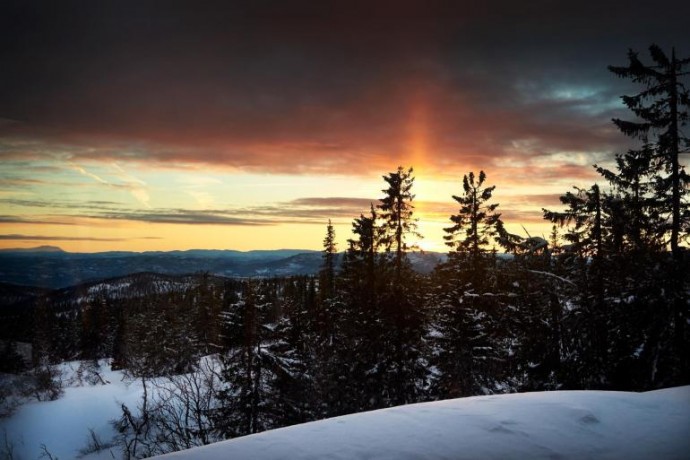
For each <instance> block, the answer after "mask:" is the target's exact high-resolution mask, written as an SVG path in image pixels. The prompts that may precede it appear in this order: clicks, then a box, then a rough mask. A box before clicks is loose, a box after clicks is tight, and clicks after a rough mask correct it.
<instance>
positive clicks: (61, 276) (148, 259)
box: [0, 246, 445, 289]
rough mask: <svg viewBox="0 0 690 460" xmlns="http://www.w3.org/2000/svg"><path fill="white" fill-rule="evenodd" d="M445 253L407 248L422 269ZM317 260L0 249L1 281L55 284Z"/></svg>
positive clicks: (280, 272)
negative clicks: (410, 250) (138, 274)
mask: <svg viewBox="0 0 690 460" xmlns="http://www.w3.org/2000/svg"><path fill="white" fill-rule="evenodd" d="M444 257H445V255H443V254H439V253H432V252H427V253H414V254H410V260H411V262H412V265H413V266H414V267H415V269H416V270H418V271H419V272H422V273H428V272H430V271H431V270H433V268H434V267H435V266H436V264H437V263H438V262H439V261H440V260H442V259H443V258H444ZM341 259H342V254H341V255H340V256H339V260H341ZM321 264H322V254H321V252H320V251H311V250H304V249H277V250H256V251H246V252H242V251H233V250H199V249H194V250H189V251H170V252H160V251H157V252H122V251H114V252H99V253H70V252H65V251H63V250H61V249H60V248H56V247H54V246H42V247H40V248H33V249H20V250H16V249H15V250H2V251H0V282H5V283H11V284H18V285H24V286H36V287H42V288H51V289H57V288H65V287H69V286H74V285H78V284H82V283H85V282H90V281H97V280H102V279H106V278H114V277H118V276H125V275H129V274H132V273H141V272H151V273H160V274H168V275H182V274H189V273H195V272H208V273H210V274H214V275H219V276H225V277H271V276H291V275H313V274H316V273H318V271H319V268H320V267H321Z"/></svg>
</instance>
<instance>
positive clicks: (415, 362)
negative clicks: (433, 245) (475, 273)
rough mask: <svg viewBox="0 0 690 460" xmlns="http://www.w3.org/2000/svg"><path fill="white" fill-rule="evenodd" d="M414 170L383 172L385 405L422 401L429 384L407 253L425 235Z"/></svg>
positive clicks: (417, 281)
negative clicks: (420, 225)
mask: <svg viewBox="0 0 690 460" xmlns="http://www.w3.org/2000/svg"><path fill="white" fill-rule="evenodd" d="M413 173H414V170H413V169H412V168H409V169H407V170H405V169H404V168H403V167H402V166H399V167H398V169H397V171H396V172H392V173H389V174H387V175H385V176H383V179H384V180H385V181H386V184H387V185H388V188H386V189H384V190H382V191H383V193H384V196H383V198H381V200H380V203H379V205H378V209H379V210H380V213H379V219H380V222H381V224H380V226H379V230H380V235H381V236H380V238H381V242H382V244H383V247H384V248H385V250H386V255H387V256H392V257H386V259H385V262H386V263H384V264H382V265H381V270H380V272H379V277H381V276H384V277H390V278H389V279H387V280H386V282H385V284H384V286H385V289H383V290H382V293H381V312H382V319H383V323H384V325H385V327H384V334H385V335H384V336H382V337H381V338H380V343H381V346H382V347H383V352H384V361H383V362H382V363H380V367H381V368H382V369H383V370H384V371H383V372H384V373H383V376H384V384H383V385H384V388H383V389H384V394H383V401H384V404H385V405H400V404H406V403H409V402H413V401H417V400H419V397H420V393H421V388H422V387H423V386H424V385H425V380H426V371H425V369H424V368H423V366H422V362H421V360H420V356H421V353H422V346H423V343H422V335H423V330H424V329H423V327H424V323H425V320H424V317H423V311H422V308H421V299H420V296H419V294H420V292H419V287H420V285H421V282H420V279H419V277H418V275H417V274H416V273H415V272H414V271H413V270H412V266H411V264H410V262H409V260H408V258H407V253H408V251H409V250H410V249H412V246H413V245H411V244H410V239H411V238H421V235H420V234H419V233H418V232H417V219H416V218H415V217H414V205H413V201H414V198H415V195H414V194H413V193H412V187H413V185H414V175H413Z"/></svg>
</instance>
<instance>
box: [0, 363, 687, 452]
mask: <svg viewBox="0 0 690 460" xmlns="http://www.w3.org/2000/svg"><path fill="white" fill-rule="evenodd" d="M102 364H105V363H102ZM78 367H79V363H78V362H72V363H65V364H63V365H62V366H61V368H62V371H63V378H64V379H65V383H66V388H65V393H64V395H63V396H62V397H61V398H60V399H58V400H57V401H44V402H29V403H26V404H24V405H22V406H21V407H19V408H18V410H17V411H16V412H15V413H14V414H13V415H12V416H11V417H9V418H5V419H0V436H2V437H3V438H4V436H7V438H6V439H7V441H8V442H9V443H10V444H11V447H12V456H11V457H9V458H13V459H14V460H19V459H21V460H33V459H37V458H39V457H40V456H41V454H42V450H41V445H45V446H46V449H47V450H48V451H49V452H50V453H51V454H52V455H53V456H54V457H57V458H60V459H62V460H65V459H72V458H78V457H80V450H81V449H83V448H84V447H85V446H86V444H87V442H88V440H89V430H90V429H92V430H93V431H94V433H95V434H96V435H97V436H98V438H99V439H100V440H101V441H102V442H103V443H107V442H108V441H110V440H111V439H112V437H113V436H114V435H115V432H114V428H113V426H112V425H111V423H110V421H111V420H113V419H115V418H117V417H119V416H120V414H121V409H120V404H121V403H125V404H127V405H129V406H130V407H136V405H137V402H138V400H139V397H140V395H141V393H142V389H141V388H142V387H141V383H140V382H136V381H135V382H131V381H129V383H128V381H127V380H126V379H123V375H122V373H121V372H119V371H110V370H107V369H108V367H107V366H105V365H103V366H102V367H101V369H100V370H101V374H100V375H101V377H102V378H103V379H104V381H105V382H106V383H107V384H105V385H102V384H100V383H99V384H96V385H90V384H88V383H83V382H82V383H79V382H76V381H75V375H76V371H77V369H78ZM2 441H3V443H4V442H5V441H4V439H2ZM6 448H7V445H5V446H4V447H3V448H0V457H3V455H4V456H7V452H6ZM3 449H5V450H3ZM120 457H121V452H120V449H119V447H117V446H113V447H110V448H106V449H104V450H102V451H100V452H94V453H91V454H89V455H86V456H83V457H81V458H83V459H85V460H87V459H89V460H93V459H106V458H107V459H112V458H120ZM3 458H4V457H3ZM159 458H171V459H201V460H215V459H227V458H233V459H256V460H268V459H285V458H290V459H297V460H303V459H358V458H367V459H402V460H404V459H465V458H466V459H479V458H481V459H491V458H501V459H506V458H508V459H510V458H515V459H525V458H530V459H539V458H549V459H552V458H562V459H568V458H572V459H582V458H597V459H619V458H625V459H688V458H690V386H686V387H678V388H671V389H666V390H658V391H653V392H647V393H625V392H604V391H554V392H544V393H524V394H509V395H494V396H478V397H472V398H463V399H455V400H448V401H438V402H431V403H421V404H414V405H409V406H402V407H395V408H391V409H383V410H379V411H374V412H367V413H360V414H353V415H347V416H343V417H338V418H333V419H328V420H322V421H318V422H312V423H307V424H303V425H297V426H293V427H288V428H283V429H278V430H273V431H268V432H265V433H260V434H256V435H252V436H246V437H243V438H237V439H234V440H230V441H224V442H220V443H216V444H212V445H209V446H205V447H200V448H195V449H191V450H188V451H183V452H176V453H173V454H169V455H166V456H163V457H159Z"/></svg>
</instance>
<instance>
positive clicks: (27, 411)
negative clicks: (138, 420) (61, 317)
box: [0, 362, 142, 460]
mask: <svg viewBox="0 0 690 460" xmlns="http://www.w3.org/2000/svg"><path fill="white" fill-rule="evenodd" d="M102 364H105V363H102ZM60 368H61V371H62V374H63V381H64V383H65V393H64V394H63V395H62V396H61V397H60V399H57V400H56V401H40V402H39V401H35V400H34V401H32V402H28V403H26V404H23V405H22V406H20V407H19V408H18V409H17V411H16V412H15V413H14V414H13V415H12V416H10V417H9V418H5V419H0V459H1V458H4V457H3V455H7V454H8V452H7V450H8V449H11V450H12V457H11V458H12V459H13V460H34V459H38V458H40V457H41V454H42V453H43V452H42V450H41V445H45V447H46V449H47V451H48V452H50V454H51V455H52V456H53V457H54V458H59V459H60V460H67V459H74V458H77V457H79V456H80V450H81V449H83V448H84V447H86V445H87V443H88V441H89V437H90V432H89V430H93V431H94V433H95V434H96V435H97V436H98V438H99V439H101V440H102V441H104V442H107V441H109V440H111V439H112V438H113V436H114V435H115V430H114V428H113V426H112V425H111V423H110V421H111V420H114V419H117V418H118V417H120V415H121V414H122V410H121V404H122V403H124V404H127V405H128V406H129V407H132V408H135V407H136V405H137V403H138V402H139V398H140V396H141V394H142V387H141V383H139V382H137V381H134V382H132V381H131V380H126V379H124V376H123V374H122V372H119V371H111V370H110V368H109V366H107V365H102V366H101V367H100V371H99V374H100V376H101V377H102V379H103V383H105V385H104V384H103V383H96V384H94V385H91V384H89V383H88V382H77V381H76V376H77V371H78V368H79V362H70V363H64V364H63V365H61V366H60ZM5 440H7V441H6V442H5ZM113 453H114V454H115V458H119V456H118V455H119V452H118V450H117V449H113ZM83 458H85V459H99V458H103V459H111V460H112V458H113V456H112V455H111V454H110V452H109V451H108V450H104V451H102V452H100V453H99V454H97V455H89V456H86V457H83Z"/></svg>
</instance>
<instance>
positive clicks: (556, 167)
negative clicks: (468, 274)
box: [0, 0, 690, 252]
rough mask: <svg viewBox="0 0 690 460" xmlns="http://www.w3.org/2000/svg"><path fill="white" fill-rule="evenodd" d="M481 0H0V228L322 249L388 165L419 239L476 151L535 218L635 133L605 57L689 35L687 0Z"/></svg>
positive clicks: (684, 44)
mask: <svg viewBox="0 0 690 460" xmlns="http://www.w3.org/2000/svg"><path fill="white" fill-rule="evenodd" d="M479 3H480V2H470V1H465V0H458V1H453V2H442V1H425V2H409V1H405V0H402V1H389V2H384V1H367V2H359V1H354V0H353V1H346V2H345V1H343V2H340V1H332V2H295V1H288V0H286V1H253V2H239V1H224V2H212V1H207V2H191V1H190V2H180V1H166V2H154V1H150V2H149V1H146V2H141V1H136V2H130V1H103V2H92V1H82V2H73V1H61V2H52V1H51V2H49V1H46V2H35V1H13V0H9V1H7V0H6V1H3V2H2V3H1V4H0V60H1V62H2V66H1V67H0V161H1V165H2V166H1V167H0V248H9V247H34V246H39V245H54V246H59V247H61V248H63V249H65V250H70V251H78V252H94V251H106V250H132V251H145V250H172V249H191V248H209V249H211V248H212V249H239V250H249V249H276V248H304V249H319V248H320V247H321V244H322V240H323V237H324V236H325V228H326V224H327V222H328V220H329V219H332V221H333V224H334V226H335V230H336V235H337V239H338V242H339V248H340V249H341V250H342V249H345V248H346V240H347V239H348V238H350V237H351V233H350V229H351V222H352V219H353V218H355V217H357V216H359V214H360V213H365V212H367V210H368V208H369V204H370V203H372V202H373V203H374V204H376V203H377V201H378V199H379V198H381V197H382V195H383V194H382V192H381V190H382V189H383V188H385V183H384V181H383V179H382V176H383V175H385V174H387V173H389V172H392V171H395V170H396V169H397V167H398V166H399V165H402V166H404V167H409V166H412V167H414V171H415V177H416V180H415V186H414V191H415V193H416V198H415V206H416V216H417V217H418V218H419V229H420V232H421V233H422V234H423V235H424V237H425V238H424V240H422V241H421V242H420V246H421V247H422V248H425V249H428V250H440V251H444V250H445V249H444V246H443V242H442V234H443V230H442V229H443V228H444V227H447V226H449V220H448V218H449V216H450V215H451V214H453V213H455V212H457V208H458V207H457V206H456V204H455V202H454V201H453V199H452V195H459V194H461V193H462V176H463V175H464V174H466V173H468V172H470V171H474V172H475V173H477V172H478V171H479V170H484V171H485V173H486V175H487V184H489V185H495V186H496V190H495V192H494V202H496V203H500V206H499V208H498V210H499V211H500V212H501V213H502V218H503V220H504V222H505V223H506V225H507V227H508V229H509V230H511V231H513V232H514V233H518V234H522V235H526V234H530V235H532V236H535V235H539V236H540V235H547V234H548V233H549V231H550V225H549V224H548V223H546V222H545V221H543V219H542V208H545V207H546V208H549V209H560V205H559V200H558V197H559V196H560V195H562V194H564V193H565V192H566V191H568V190H571V188H572V187H573V186H581V187H587V186H590V185H591V184H593V183H594V182H595V181H599V182H601V179H600V178H599V177H598V175H597V174H596V172H595V171H594V170H593V168H592V165H593V164H595V163H596V164H604V165H606V164H610V163H611V161H612V160H613V157H614V154H615V153H617V152H624V151H625V150H626V149H627V148H630V147H631V146H632V145H634V144H631V141H630V140H629V139H627V138H626V137H625V136H623V135H622V134H621V133H619V132H618V131H617V130H616V128H615V127H614V125H613V124H612V123H611V118H614V117H622V118H626V117H627V118H630V115H629V113H628V112H627V111H626V110H625V108H624V107H623V106H622V103H621V101H620V96H621V95H623V94H633V93H634V92H635V91H636V89H639V88H638V87H635V86H634V85H633V84H632V83H630V82H628V81H626V80H621V79H619V78H617V77H615V76H614V75H613V74H611V73H610V72H609V71H608V70H607V65H625V64H626V62H627V57H626V56H627V52H628V50H629V49H633V50H635V51H639V52H640V56H641V57H642V59H643V60H644V61H649V58H648V53H647V49H648V47H649V45H650V44H652V43H656V44H658V45H660V46H661V47H662V48H663V49H665V50H667V51H668V50H670V48H671V47H672V46H675V47H676V53H677V55H679V56H680V57H687V56H688V55H690V40H688V32H687V18H688V17H690V2H684V1H667V0H659V1H654V2H650V1H635V0H633V1H628V2H619V1H606V0H604V1H596V2H594V1H581V2H572V1H541V0H539V1H530V2H516V1H488V2H481V4H479Z"/></svg>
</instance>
